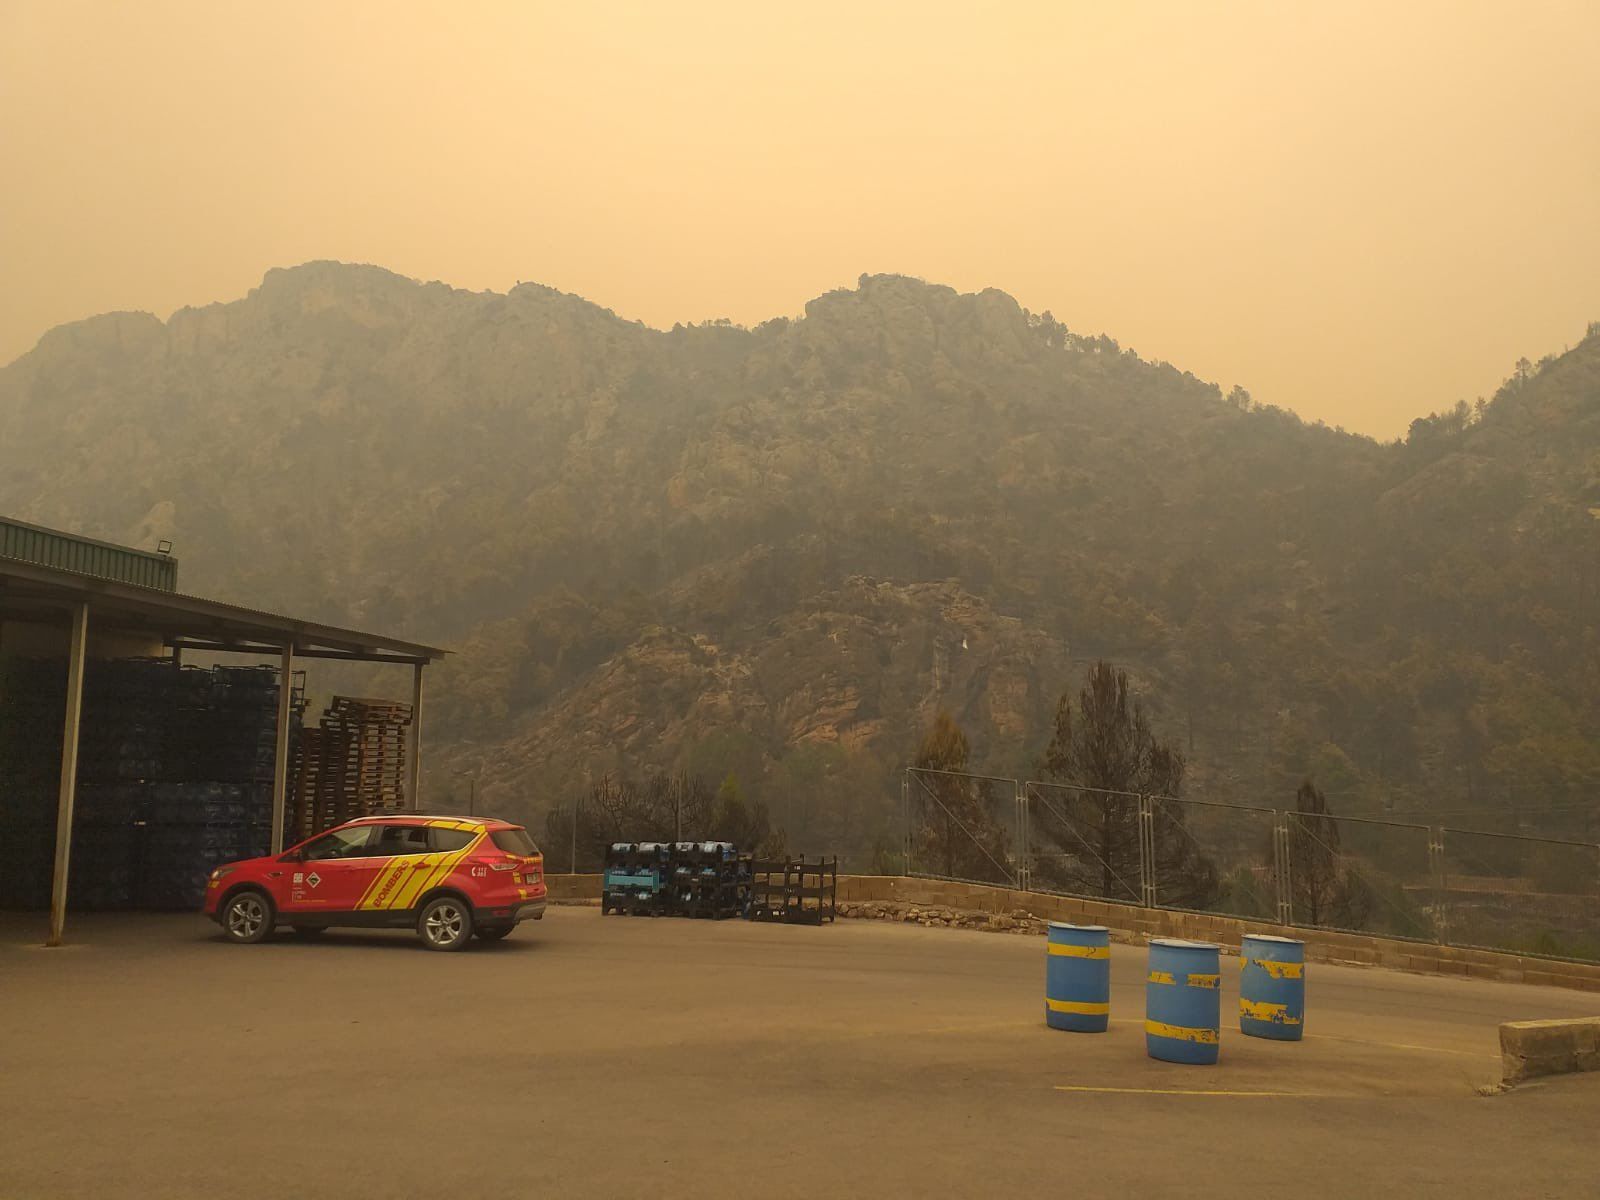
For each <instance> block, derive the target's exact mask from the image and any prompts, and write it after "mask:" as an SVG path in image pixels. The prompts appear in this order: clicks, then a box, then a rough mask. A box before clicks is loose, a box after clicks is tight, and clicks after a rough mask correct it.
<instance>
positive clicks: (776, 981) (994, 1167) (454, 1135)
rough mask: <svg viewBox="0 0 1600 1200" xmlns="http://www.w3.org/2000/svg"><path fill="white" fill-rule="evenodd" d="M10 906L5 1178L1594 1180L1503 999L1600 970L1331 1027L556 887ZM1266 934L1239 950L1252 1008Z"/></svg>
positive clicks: (203, 1181) (1330, 1184) (414, 1182)
mask: <svg viewBox="0 0 1600 1200" xmlns="http://www.w3.org/2000/svg"><path fill="white" fill-rule="evenodd" d="M69 932H70V934H71V936H72V937H73V938H75V939H76V941H75V944H74V945H71V946H69V947H66V948H63V949H60V950H45V949H42V948H38V947H37V945H36V944H35V943H36V942H37V941H38V940H39V936H40V935H41V933H42V925H40V923H39V922H37V921H35V920H33V919H31V918H30V919H24V918H19V917H15V916H11V917H5V918H0V1013H3V1015H4V1018H5V1025H4V1032H3V1033H0V1197H3V1198H4V1200H52V1198H55V1197H74V1198H81V1197H151V1198H156V1197H160V1198H164V1200H166V1198H173V1197H189V1196H196V1197H199V1196H204V1197H207V1198H208V1200H214V1198H215V1197H218V1196H227V1197H234V1198H239V1200H249V1198H253V1197H271V1198H273V1200H291V1198H294V1200H299V1198H313V1197H324V1196H327V1197H334V1196H337V1197H342V1198H351V1197H367V1196H383V1197H390V1198H395V1200H399V1198H405V1197H413V1196H415V1197H424V1196H426V1197H429V1198H430V1200H432V1198H436V1197H438V1196H441V1195H457V1194H459V1195H470V1194H473V1193H474V1192H476V1191H478V1190H483V1191H485V1192H486V1193H488V1194H494V1195H501V1196H507V1195H509V1196H547V1195H556V1196H577V1197H588V1196H595V1197H632V1196H651V1197H673V1196H690V1195H693V1196H698V1197H719V1196H761V1197H780V1196H806V1197H812V1198H822V1197H831V1196H841V1195H849V1196H872V1195H882V1196H901V1195H917V1196H924V1195H936V1196H940V1197H949V1196H1003V1195H1008V1194H1015V1195H1023V1194H1028V1195H1037V1194H1045V1193H1054V1192H1071V1193H1075V1194H1077V1195H1082V1196H1102V1195H1104V1196H1118V1197H1120V1196H1125V1195H1128V1194H1131V1190H1132V1189H1135V1188H1145V1189H1146V1190H1147V1194H1149V1192H1148V1189H1150V1188H1152V1187H1154V1188H1155V1189H1156V1192H1155V1194H1169V1193H1176V1192H1178V1191H1180V1190H1181V1191H1182V1192H1184V1193H1185V1194H1186V1195H1191V1196H1193V1195H1199V1196H1208V1195H1219V1196H1221V1195H1227V1196H1236V1195H1238V1194H1240V1193H1241V1192H1243V1193H1246V1194H1267V1192H1268V1191H1269V1190H1271V1191H1279V1190H1281V1192H1282V1194H1287V1195H1296V1196H1302V1197H1316V1196H1341V1197H1342V1196H1350V1195H1353V1194H1356V1193H1358V1192H1360V1191H1364V1190H1367V1189H1374V1188H1382V1189H1383V1191H1384V1192H1385V1193H1386V1194H1392V1195H1396V1196H1407V1197H1411V1196H1435V1195H1437V1196H1452V1197H1455V1196H1465V1195H1472V1196H1476V1195H1503V1196H1507V1197H1519V1198H1520V1197H1525V1196H1539V1195H1549V1196H1572V1195H1578V1194H1587V1193H1589V1192H1590V1191H1592V1189H1593V1188H1594V1186H1595V1183H1594V1180H1595V1152H1594V1130H1595V1128H1596V1127H1597V1122H1600V1076H1585V1077H1570V1078H1566V1079H1560V1080H1555V1081H1551V1082H1548V1083H1545V1084H1542V1085H1539V1086H1534V1087H1529V1088H1526V1089H1519V1090H1517V1091H1515V1092H1512V1093H1510V1094H1508V1095H1502V1096H1493V1097H1483V1096H1480V1095H1477V1094H1476V1092H1475V1090H1474V1089H1475V1088H1476V1087H1477V1086H1478V1085H1481V1084H1485V1083H1490V1082H1493V1081H1494V1080H1496V1079H1498V1075H1499V1069H1498V1058H1497V1042H1496V1030H1495V1027H1496V1025H1497V1024H1498V1023H1499V1022H1500V1021H1502V1020H1513V1019H1526V1018H1534V1017H1558V1016H1580V1015H1593V1014H1595V1013H1596V1012H1597V1011H1600V998H1597V997H1595V996H1594V995H1593V994H1583V993H1575V992H1565V991H1558V990H1553V989H1541V988H1531V987H1523V986H1517V985H1511V984H1492V983H1480V982H1472V983H1469V982H1467V981H1464V980H1453V979H1440V978H1432V977H1423V976H1409V975H1401V974H1394V973H1388V972H1381V971H1368V970H1358V969H1343V968H1338V967H1331V966H1324V965H1321V964H1313V965H1312V967H1310V968H1309V972H1308V997H1309V999H1308V1019H1307V1030H1308V1036H1307V1039H1306V1040H1305V1041H1304V1042H1302V1043H1300V1044H1298V1045H1294V1044H1283V1043H1269V1042H1261V1041H1257V1040H1254V1039H1250V1038H1244V1037H1241V1036H1239V1035H1238V1033H1237V1031H1235V1032H1234V1033H1233V1034H1231V1035H1230V1034H1228V1033H1227V1031H1226V1021H1225V1023H1224V1037H1223V1046H1222V1062H1221V1063H1220V1064H1219V1065H1218V1066H1216V1067H1212V1068H1204V1067H1179V1066H1173V1065H1170V1064H1163V1063H1157V1062H1153V1061H1151V1060H1150V1059H1148V1058H1147V1057H1146V1056H1145V1054H1144V1048H1143V1036H1142V1032H1141V1019H1142V1015H1143V1010H1142V1004H1143V991H1142V979H1143V969H1144V963H1143V951H1142V950H1139V949H1135V948H1132V947H1116V948H1114V951H1113V994H1112V1006H1113V1018H1114V1023H1113V1025H1112V1029H1111V1032H1110V1033H1109V1034H1105V1035H1100V1036H1094V1035H1079V1034H1068V1033H1059V1032H1053V1031H1049V1030H1047V1029H1046V1028H1045V1027H1044V1024H1043V1018H1042V994H1043V974H1044V943H1043V940H1042V939H1038V938H1022V937H1008V936H1002V935H994V934H984V933H972V932H964V931H955V930H942V929H941V930H933V929H922V928H917V927H911V926H905V925H889V924H877V923H870V922H849V921H846V922H841V923H839V924H838V925H837V926H834V927H825V928H822V929H807V928H784V927H776V926H765V925H751V924H747V923H744V922H724V923H717V924H713V923H709V922H692V921H682V920H656V921H652V920H649V919H642V918H621V917H605V918H602V917H601V916H600V915H599V913H598V911H597V910H595V909H592V908H589V909H584V908H562V909H555V910H552V912H551V914H550V916H549V917H548V918H547V919H546V920H544V921H543V922H542V923H539V924H536V925H530V926H527V927H525V928H524V929H523V930H520V931H519V932H518V933H517V934H515V935H513V937H512V938H510V939H509V940H507V941H506V942H503V943H501V944H499V945H482V944H480V945H477V946H474V947H472V948H471V949H470V950H468V951H467V952H466V953H463V954H455V955H447V954H434V953H429V952H427V951H424V950H422V949H420V948H419V947H417V946H416V944H415V942H414V940H413V939H412V938H411V937H410V936H408V935H407V934H405V933H388V932H382V933H380V932H372V933H367V932H348V933H334V934H330V935H328V936H327V937H326V938H324V939H322V940H321V941H318V942H312V943H307V942H300V941H297V940H296V939H294V938H293V937H292V936H290V935H283V936H282V937H280V938H279V939H277V940H275V941H273V942H272V943H269V944H266V945H262V946H255V947H236V946H230V945H225V944H223V943H222V942H220V941H218V940H217V938H216V936H215V933H214V931H213V928H212V926H210V925H209V924H208V923H206V922H205V921H203V920H201V919H199V918H196V917H186V916H180V917H154V916H129V917H82V918H76V919H75V920H74V921H73V924H72V926H71V929H70V931H69ZM1236 982H1237V960H1227V959H1224V975H1223V985H1224V991H1223V1005H1224V1013H1226V1012H1227V1011H1228V1010H1229V1008H1230V1007H1232V1006H1234V1005H1235V1004H1236V999H1235V998H1236V996H1237V991H1236V987H1235V985H1236Z"/></svg>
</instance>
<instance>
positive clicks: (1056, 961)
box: [1044, 921, 1111, 1033]
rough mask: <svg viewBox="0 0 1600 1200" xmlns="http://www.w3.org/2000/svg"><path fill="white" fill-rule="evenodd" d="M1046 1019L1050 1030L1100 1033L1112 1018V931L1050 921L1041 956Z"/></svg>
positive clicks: (1098, 927) (1095, 926) (1101, 926)
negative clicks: (1042, 955)
mask: <svg viewBox="0 0 1600 1200" xmlns="http://www.w3.org/2000/svg"><path fill="white" fill-rule="evenodd" d="M1044 1021H1045V1024H1046V1025H1048V1026H1050V1028H1051V1029H1070V1030H1071V1031H1072V1032H1074V1033H1104V1032H1105V1031H1106V1026H1107V1025H1108V1024H1109V1023H1110V1021H1111V932H1110V931H1109V930H1108V929H1107V928H1106V927H1105V926H1104V925H1067V924H1064V923H1062V922H1060V921H1051V922H1050V930H1049V940H1048V941H1047V943H1046V945H1045V960H1044Z"/></svg>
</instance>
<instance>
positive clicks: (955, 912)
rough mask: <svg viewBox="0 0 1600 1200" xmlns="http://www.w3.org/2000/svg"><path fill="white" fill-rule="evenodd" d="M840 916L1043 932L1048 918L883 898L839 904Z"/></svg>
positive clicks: (996, 930)
mask: <svg viewBox="0 0 1600 1200" xmlns="http://www.w3.org/2000/svg"><path fill="white" fill-rule="evenodd" d="M839 915H840V916H841V917H854V918H857V919H859V920H867V921H904V922H906V923H907V924H912V925H929V926H933V925H941V926H946V927H949V928H953V929H981V930H983V931H985V932H987V933H1031V934H1043V933H1044V931H1045V926H1046V924H1047V922H1046V921H1045V919H1044V918H1043V917H1036V916H1034V915H1033V914H1032V913H1030V912H1028V911H1027V910H1026V909H1022V908H1014V909H1012V910H1011V911H1010V912H1004V913H983V912H972V911H970V910H966V909H959V908H945V907H942V906H940V905H927V904H894V903H889V902H883V901H871V902H861V903H846V902H844V901H841V902H840V904H839Z"/></svg>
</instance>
